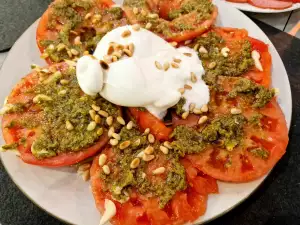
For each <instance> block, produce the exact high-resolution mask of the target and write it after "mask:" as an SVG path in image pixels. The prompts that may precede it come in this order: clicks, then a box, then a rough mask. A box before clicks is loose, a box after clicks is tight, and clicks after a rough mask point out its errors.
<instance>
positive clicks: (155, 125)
mask: <svg viewBox="0 0 300 225" xmlns="http://www.w3.org/2000/svg"><path fill="white" fill-rule="evenodd" d="M129 112H130V114H131V115H132V116H133V117H134V119H135V120H136V122H137V123H138V124H139V126H140V128H141V129H142V131H144V130H145V129H147V128H149V129H150V131H151V133H152V134H153V135H154V136H155V137H156V139H158V140H160V141H163V140H168V139H169V136H170V134H171V132H172V129H170V128H168V127H166V125H165V124H164V123H163V122H162V121H160V120H159V119H158V118H156V117H155V116H153V115H152V114H151V113H149V112H148V111H140V110H139V109H137V108H129Z"/></svg>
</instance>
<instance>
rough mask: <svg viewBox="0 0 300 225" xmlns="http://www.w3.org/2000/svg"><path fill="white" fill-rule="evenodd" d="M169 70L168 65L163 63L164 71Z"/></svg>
mask: <svg viewBox="0 0 300 225" xmlns="http://www.w3.org/2000/svg"><path fill="white" fill-rule="evenodd" d="M169 68H170V63H168V62H165V63H164V71H167V70H168V69H169Z"/></svg>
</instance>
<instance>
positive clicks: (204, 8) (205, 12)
mask: <svg viewBox="0 0 300 225" xmlns="http://www.w3.org/2000/svg"><path fill="white" fill-rule="evenodd" d="M213 8H214V6H213V4H212V2H211V1H208V0H190V1H186V2H184V3H183V4H182V5H181V7H180V8H179V9H175V10H172V11H170V12H169V14H168V17H169V19H170V20H174V19H177V18H179V17H181V16H182V15H186V14H189V13H191V12H193V11H196V12H197V20H198V21H199V22H201V21H203V20H205V19H208V18H209V17H210V15H211V13H212V11H213Z"/></svg>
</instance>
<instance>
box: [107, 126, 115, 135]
mask: <svg viewBox="0 0 300 225" xmlns="http://www.w3.org/2000/svg"><path fill="white" fill-rule="evenodd" d="M113 133H115V128H114V127H111V128H109V130H108V133H107V135H108V137H111V136H112V134H113Z"/></svg>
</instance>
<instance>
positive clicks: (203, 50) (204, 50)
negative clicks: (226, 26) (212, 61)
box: [199, 46, 208, 54]
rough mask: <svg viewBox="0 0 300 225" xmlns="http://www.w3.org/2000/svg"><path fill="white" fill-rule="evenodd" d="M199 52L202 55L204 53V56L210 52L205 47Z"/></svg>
mask: <svg viewBox="0 0 300 225" xmlns="http://www.w3.org/2000/svg"><path fill="white" fill-rule="evenodd" d="M199 52H200V53H203V54H207V53H208V51H207V50H206V48H204V47H203V46H201V47H200V48H199Z"/></svg>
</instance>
